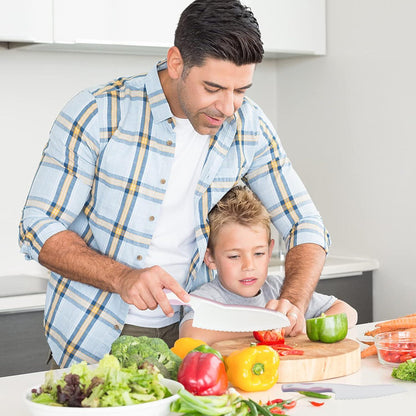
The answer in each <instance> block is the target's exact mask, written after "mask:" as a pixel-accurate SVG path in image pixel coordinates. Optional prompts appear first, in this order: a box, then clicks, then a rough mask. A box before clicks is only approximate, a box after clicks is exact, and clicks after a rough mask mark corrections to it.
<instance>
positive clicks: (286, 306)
mask: <svg viewBox="0 0 416 416" xmlns="http://www.w3.org/2000/svg"><path fill="white" fill-rule="evenodd" d="M266 308H267V309H272V310H274V311H277V312H281V313H282V314H283V315H286V316H287V317H288V319H289V321H290V325H289V326H287V327H285V328H283V332H284V335H285V336H289V337H293V336H295V335H299V334H302V333H305V331H306V323H305V317H304V316H303V313H302V312H301V311H300V310H299V308H298V307H297V306H296V305H293V304H292V303H291V302H290V301H289V300H288V299H282V298H280V299H272V300H270V301H269V302H267V305H266Z"/></svg>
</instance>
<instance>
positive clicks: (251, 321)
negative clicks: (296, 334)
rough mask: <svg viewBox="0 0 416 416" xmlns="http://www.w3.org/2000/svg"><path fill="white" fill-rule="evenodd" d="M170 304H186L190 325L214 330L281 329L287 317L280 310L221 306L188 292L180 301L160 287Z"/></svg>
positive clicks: (221, 304)
mask: <svg viewBox="0 0 416 416" xmlns="http://www.w3.org/2000/svg"><path fill="white" fill-rule="evenodd" d="M164 291H165V293H166V296H167V298H168V299H169V302H170V304H171V305H187V306H190V307H191V308H192V309H193V310H194V321H193V326H195V327H197V328H202V329H211V330H214V331H231V332H251V331H265V330H269V329H276V328H284V327H286V326H289V325H290V322H289V319H288V318H287V317H286V316H285V315H283V314H282V313H280V312H276V311H272V310H270V309H266V308H261V307H257V306H241V305H225V304H223V303H219V302H215V301H213V300H209V299H205V298H201V297H200V296H197V295H189V296H190V298H191V300H190V301H189V302H188V303H184V302H182V301H181V300H180V299H179V298H178V297H177V296H176V295H175V294H174V293H173V292H171V291H169V290H164Z"/></svg>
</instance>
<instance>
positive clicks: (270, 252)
mask: <svg viewBox="0 0 416 416" xmlns="http://www.w3.org/2000/svg"><path fill="white" fill-rule="evenodd" d="M273 249H274V240H273V239H271V240H270V244H269V257H271V256H272V253H273Z"/></svg>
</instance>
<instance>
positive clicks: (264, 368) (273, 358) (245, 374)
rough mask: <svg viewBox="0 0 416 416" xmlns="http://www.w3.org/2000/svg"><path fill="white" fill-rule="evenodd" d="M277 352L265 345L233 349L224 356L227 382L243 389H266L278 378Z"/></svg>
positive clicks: (278, 360) (278, 359) (278, 361)
mask: <svg viewBox="0 0 416 416" xmlns="http://www.w3.org/2000/svg"><path fill="white" fill-rule="evenodd" d="M279 363H280V358H279V353H278V352H277V351H275V350H274V349H273V348H271V347H269V346H267V345H255V346H252V347H248V348H244V349H242V350H238V351H234V352H233V353H231V354H230V355H229V356H228V357H226V358H225V364H226V367H227V376H228V380H229V382H230V383H231V384H232V385H233V386H234V387H237V388H239V389H241V390H244V391H263V390H268V389H270V388H271V387H273V385H274V384H275V383H276V382H277V379H278V378H279V373H278V368H279Z"/></svg>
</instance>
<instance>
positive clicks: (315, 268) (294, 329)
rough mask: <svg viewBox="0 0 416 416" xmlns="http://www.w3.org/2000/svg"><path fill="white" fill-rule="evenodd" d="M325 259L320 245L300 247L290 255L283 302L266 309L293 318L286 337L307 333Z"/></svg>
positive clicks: (277, 302)
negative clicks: (308, 315)
mask: <svg viewBox="0 0 416 416" xmlns="http://www.w3.org/2000/svg"><path fill="white" fill-rule="evenodd" d="M325 258H326V253H325V250H324V249H323V248H322V247H321V246H319V245H317V244H300V245H298V246H295V247H293V248H291V249H290V250H289V251H288V253H287V255H286V260H285V280H284V282H283V286H282V290H281V292H280V299H278V300H272V301H270V302H268V304H267V305H266V307H267V308H269V309H274V310H277V311H279V312H282V313H283V314H284V315H287V317H288V318H289V320H290V326H289V327H287V328H285V335H289V336H294V335H298V334H299V333H302V332H305V312H306V310H307V308H308V305H309V301H310V299H311V296H312V293H313V291H314V290H315V287H316V285H317V283H318V280H319V278H320V276H321V272H322V268H323V267H324V263H325Z"/></svg>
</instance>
